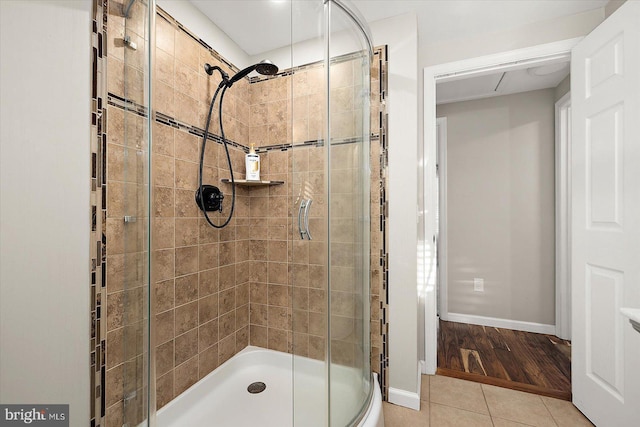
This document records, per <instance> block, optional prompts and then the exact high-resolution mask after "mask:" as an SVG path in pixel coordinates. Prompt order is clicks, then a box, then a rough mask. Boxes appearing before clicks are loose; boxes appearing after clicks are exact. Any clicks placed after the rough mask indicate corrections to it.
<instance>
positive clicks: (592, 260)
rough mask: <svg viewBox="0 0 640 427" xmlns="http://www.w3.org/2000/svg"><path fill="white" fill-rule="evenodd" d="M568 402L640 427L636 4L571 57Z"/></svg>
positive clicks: (606, 419)
mask: <svg viewBox="0 0 640 427" xmlns="http://www.w3.org/2000/svg"><path fill="white" fill-rule="evenodd" d="M571 79H572V82H571V94H572V95H571V97H572V105H573V118H572V119H573V120H572V133H573V141H572V203H573V205H572V227H573V228H572V238H573V239H572V246H571V251H572V272H571V275H572V292H573V298H572V303H573V318H572V325H573V343H572V344H573V345H572V348H573V369H572V382H573V402H574V404H575V405H576V406H577V407H578V408H579V409H580V410H581V411H582V412H583V413H584V414H585V415H586V416H587V417H589V419H591V421H592V422H593V423H594V424H596V425H598V426H603V427H605V426H616V427H625V426H634V427H637V426H640V333H638V332H635V331H634V330H633V328H632V327H631V325H630V324H629V322H628V319H627V318H625V317H624V316H623V315H622V314H621V313H620V308H621V307H633V308H640V1H627V2H626V3H625V4H624V5H623V6H622V7H621V8H620V9H619V10H618V11H616V12H615V13H614V14H613V15H611V16H610V17H609V18H608V19H607V20H606V21H604V22H603V23H602V24H601V25H600V26H599V27H597V28H596V29H595V30H593V32H592V33H591V34H589V35H588V36H587V37H586V38H585V39H584V40H583V41H581V42H580V43H579V44H578V45H577V46H576V47H575V48H574V50H573V52H572V60H571Z"/></svg>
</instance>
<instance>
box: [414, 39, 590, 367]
mask: <svg viewBox="0 0 640 427" xmlns="http://www.w3.org/2000/svg"><path fill="white" fill-rule="evenodd" d="M582 39H583V37H576V38H572V39H567V40H561V41H557V42H553V43H546V44H542V45H537V46H532V47H528V48H523V49H517V50H512V51H508V52H501V53H497V54H492V55H486V56H480V57H476V58H470V59H464V60H461V61H455V62H449V63H445V64H440V65H435V66H432V67H426V68H425V69H424V76H423V78H424V142H423V143H424V147H423V148H424V150H423V153H424V158H423V159H421V160H422V164H423V167H424V182H423V185H424V189H425V190H424V191H425V194H424V207H423V212H424V219H425V227H424V236H422V237H423V241H424V242H425V248H424V251H423V256H424V260H423V261H424V265H435V260H436V259H435V258H436V254H438V253H439V251H438V242H437V236H438V230H437V228H436V227H437V221H436V214H437V212H438V202H439V201H438V197H437V194H438V192H437V191H434V190H435V189H436V188H437V186H438V177H437V175H436V164H437V161H438V159H437V155H438V150H437V135H436V132H437V125H436V83H437V82H445V81H454V80H460V79H464V78H467V77H470V76H481V75H486V74H492V73H495V72H499V71H502V72H504V71H509V70H513V69H518V68H523V67H524V66H527V67H528V66H533V65H543V64H551V63H554V62H560V61H566V60H567V59H570V58H571V49H572V48H573V47H574V46H575V45H576V44H577V43H578V42H579V41H580V40H582ZM567 197H568V194H567ZM558 225H559V224H557V226H558ZM566 225H567V224H565V226H566ZM559 234H560V233H558V232H557V231H556V239H557V236H558V235H559ZM443 255H444V256H446V255H445V254H439V255H438V257H440V260H442V258H441V256H443ZM565 261H567V259H565ZM445 265H446V261H445ZM568 268H569V266H568V265H567V266H566V269H568ZM435 280H436V281H438V280H439V278H438V277H436V279H435ZM566 286H567V287H568V286H570V283H566ZM556 287H557V285H556ZM437 288H438V286H434V283H425V286H424V289H425V298H424V301H425V308H424V310H425V312H424V337H425V341H424V346H425V348H424V354H425V360H424V363H423V364H422V366H423V373H426V374H435V372H436V369H437V360H438V359H437V356H438V299H439V296H438V295H437ZM569 303H570V301H569ZM523 323H525V322H523Z"/></svg>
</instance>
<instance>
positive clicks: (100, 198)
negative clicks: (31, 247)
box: [89, 0, 107, 427]
mask: <svg viewBox="0 0 640 427" xmlns="http://www.w3.org/2000/svg"><path fill="white" fill-rule="evenodd" d="M106 8H107V2H106V0H93V8H92V14H93V22H92V32H91V45H92V54H91V118H90V120H91V140H90V144H91V206H90V215H91V242H92V243H91V245H90V251H91V252H90V253H91V283H90V284H89V286H91V307H90V308H91V347H90V349H89V357H90V361H91V362H90V363H91V372H90V376H91V381H90V383H91V389H90V393H91V398H90V403H91V408H90V426H91V427H99V426H103V425H104V416H105V372H106V365H105V362H106V321H105V320H104V316H106V310H105V309H104V308H103V301H106V298H105V274H106V268H105V263H106V241H105V223H106V221H105V219H106V191H105V190H106V189H105V171H106V157H105V154H106V151H105V144H106V134H105V129H106V117H105V114H104V113H105V111H104V108H105V104H104V99H105V87H106V84H105V80H106V78H105V74H106V60H105V57H106V52H105V42H106V39H107V37H106V33H107V26H106Z"/></svg>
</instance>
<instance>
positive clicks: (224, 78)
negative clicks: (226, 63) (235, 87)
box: [204, 64, 231, 88]
mask: <svg viewBox="0 0 640 427" xmlns="http://www.w3.org/2000/svg"><path fill="white" fill-rule="evenodd" d="M204 70H205V71H206V72H207V74H209V75H210V76H212V75H213V72H214V71H218V72H219V73H220V76H221V77H222V81H221V82H220V84H219V85H218V88H222V87H223V86H227V87H231V85H230V84H229V74H227V73H226V72H225V71H224V70H223V69H222V68H220V67H218V66H217V65H210V64H204Z"/></svg>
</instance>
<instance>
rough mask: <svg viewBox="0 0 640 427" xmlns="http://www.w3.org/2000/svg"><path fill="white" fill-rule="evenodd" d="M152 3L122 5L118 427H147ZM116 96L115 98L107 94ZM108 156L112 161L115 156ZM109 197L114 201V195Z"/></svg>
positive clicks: (131, 1) (114, 187)
mask: <svg viewBox="0 0 640 427" xmlns="http://www.w3.org/2000/svg"><path fill="white" fill-rule="evenodd" d="M154 10H155V2H153V1H149V2H146V1H145V2H143V1H140V0H126V1H125V2H123V4H122V15H123V17H124V28H123V34H122V36H123V37H122V40H123V43H124V57H123V68H122V89H123V91H122V96H123V99H121V100H117V101H116V100H115V97H114V99H113V102H114V103H117V104H118V106H119V107H120V108H121V109H122V110H123V116H124V119H123V129H122V132H123V141H124V147H122V153H121V155H122V158H123V160H122V165H123V166H122V168H123V173H122V176H123V182H122V183H115V182H114V183H112V185H111V186H110V188H111V191H115V192H117V191H118V190H117V189H118V188H120V189H121V191H122V197H123V200H122V206H123V209H122V214H123V215H122V218H121V219H120V220H121V221H122V242H123V255H124V256H123V267H122V268H123V270H124V280H123V285H122V286H123V296H122V325H123V329H122V342H121V343H120V344H121V345H122V354H123V363H122V400H123V402H122V421H123V422H122V425H123V426H128V427H133V426H142V425H148V424H147V422H148V417H149V401H150V399H149V390H150V387H149V366H150V364H149V346H148V340H149V264H150V263H149V246H150V245H149V237H150V236H149V220H150V218H149V210H150V209H149V206H150V205H149V164H150V162H149V149H150V131H149V124H150V120H151V114H150V105H151V103H150V99H149V96H150V88H149V84H150V78H151V76H150V73H149V69H150V67H149V60H150V56H149V46H150V28H151V25H150V21H151V20H152V19H153V14H154ZM113 95H116V96H117V95H119V94H113ZM110 155H117V154H116V153H115V152H113V153H110ZM113 197H117V196H116V195H114V196H113Z"/></svg>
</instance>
